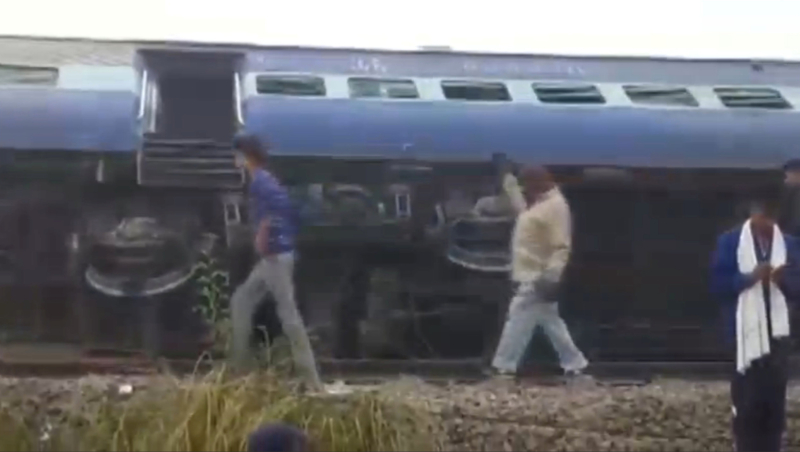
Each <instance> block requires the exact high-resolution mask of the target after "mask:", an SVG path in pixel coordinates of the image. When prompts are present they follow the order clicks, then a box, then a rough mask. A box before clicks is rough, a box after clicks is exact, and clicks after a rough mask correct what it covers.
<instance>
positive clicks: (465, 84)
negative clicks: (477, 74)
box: [439, 79, 514, 103]
mask: <svg viewBox="0 0 800 452" xmlns="http://www.w3.org/2000/svg"><path fill="white" fill-rule="evenodd" d="M439 87H440V88H441V89H442V96H444V99H445V100H447V101H455V102H490V103H495V102H512V101H513V100H514V99H513V98H512V97H511V91H510V90H509V89H508V85H506V84H505V83H503V82H501V81H492V80H459V79H445V80H441V81H440V82H439ZM459 88H460V89H482V88H483V89H495V90H497V92H498V93H501V94H502V95H501V96H499V97H498V98H494V99H492V98H471V97H467V96H449V95H448V90H451V89H459ZM500 88H502V91H500Z"/></svg>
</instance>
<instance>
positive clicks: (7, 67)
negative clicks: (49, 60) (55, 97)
mask: <svg viewBox="0 0 800 452" xmlns="http://www.w3.org/2000/svg"><path fill="white" fill-rule="evenodd" d="M14 73H17V74H18V77H14V75H13V74H14ZM34 74H45V75H46V76H45V77H42V78H37V77H35V76H33V75H34ZM32 76H33V77H32ZM59 76H60V71H59V70H58V68H57V67H52V66H26V65H18V64H2V63H0V88H9V87H23V88H30V87H43V88H50V87H54V86H57V85H58V78H59ZM38 80H43V81H38Z"/></svg>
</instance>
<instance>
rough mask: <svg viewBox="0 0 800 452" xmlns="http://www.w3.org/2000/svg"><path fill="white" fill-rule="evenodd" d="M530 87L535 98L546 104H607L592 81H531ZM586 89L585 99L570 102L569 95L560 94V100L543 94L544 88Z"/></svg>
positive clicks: (573, 97)
mask: <svg viewBox="0 0 800 452" xmlns="http://www.w3.org/2000/svg"><path fill="white" fill-rule="evenodd" d="M530 88H531V90H532V91H533V95H534V96H536V99H537V100H538V101H539V102H541V103H543V104H547V105H564V106H599V105H606V104H608V99H606V96H605V95H604V94H603V92H602V91H601V90H600V88H599V87H598V86H597V85H596V84H594V83H587V82H572V81H536V82H531V84H530ZM568 88H573V89H581V88H584V89H588V91H589V92H588V93H585V94H584V95H585V97H584V98H585V99H586V101H580V102H570V98H569V97H568V96H569V95H568V94H567V95H563V96H561V99H562V100H560V101H559V100H558V99H557V98H556V97H553V95H552V94H550V95H547V94H544V93H543V91H544V90H557V89H562V90H564V89H568ZM578 98H579V97H575V96H572V99H578Z"/></svg>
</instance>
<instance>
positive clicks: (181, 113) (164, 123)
mask: <svg viewBox="0 0 800 452" xmlns="http://www.w3.org/2000/svg"><path fill="white" fill-rule="evenodd" d="M141 55H142V59H143V62H144V67H145V71H146V74H147V75H146V81H147V83H148V84H149V85H150V87H149V88H150V96H149V98H148V99H147V101H148V103H149V108H148V110H149V111H148V113H149V116H150V118H148V119H149V121H148V124H147V125H146V127H145V132H146V133H147V134H148V136H149V137H152V138H155V139H205V140H214V141H229V140H230V139H231V138H232V137H233V135H234V133H236V128H237V112H238V111H239V105H238V103H239V101H240V100H239V94H238V88H239V86H238V80H237V77H238V73H237V70H238V65H239V61H240V56H239V55H238V54H231V53H212V52H176V51H169V52H167V51H151V50H146V51H142V52H141Z"/></svg>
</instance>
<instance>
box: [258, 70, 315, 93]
mask: <svg viewBox="0 0 800 452" xmlns="http://www.w3.org/2000/svg"><path fill="white" fill-rule="evenodd" d="M256 91H257V92H258V94H280V95H284V96H324V95H325V93H326V91H325V79H323V78H322V77H317V76H313V75H259V76H258V77H256Z"/></svg>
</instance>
